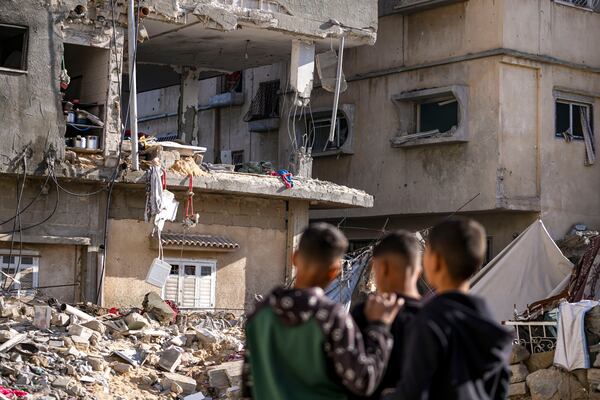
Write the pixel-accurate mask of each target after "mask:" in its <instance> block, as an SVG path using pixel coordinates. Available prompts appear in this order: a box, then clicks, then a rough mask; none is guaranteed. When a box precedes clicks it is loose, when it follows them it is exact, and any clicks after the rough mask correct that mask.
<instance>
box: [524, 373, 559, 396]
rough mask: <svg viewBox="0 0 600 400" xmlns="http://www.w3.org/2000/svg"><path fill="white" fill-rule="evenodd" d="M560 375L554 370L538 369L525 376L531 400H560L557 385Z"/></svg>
mask: <svg viewBox="0 0 600 400" xmlns="http://www.w3.org/2000/svg"><path fill="white" fill-rule="evenodd" d="M560 379H561V374H560V372H559V371H558V370H557V369H555V368H550V369H540V370H537V371H535V372H533V373H531V374H529V375H528V376H527V379H526V381H527V387H528V388H529V391H530V392H531V400H560V397H559V393H558V385H559V384H560Z"/></svg>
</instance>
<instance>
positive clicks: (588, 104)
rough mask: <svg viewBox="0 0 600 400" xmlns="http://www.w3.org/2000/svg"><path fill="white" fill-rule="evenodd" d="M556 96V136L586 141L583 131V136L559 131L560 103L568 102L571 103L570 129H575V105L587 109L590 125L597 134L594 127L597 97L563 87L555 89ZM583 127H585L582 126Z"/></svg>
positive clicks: (554, 94) (554, 95)
mask: <svg viewBox="0 0 600 400" xmlns="http://www.w3.org/2000/svg"><path fill="white" fill-rule="evenodd" d="M553 97H554V136H555V137H556V138H561V139H567V140H568V141H570V140H577V141H585V137H584V134H583V132H582V135H581V136H579V135H578V136H574V135H572V134H571V135H565V132H559V129H558V118H559V116H558V104H567V105H569V129H568V131H571V132H572V131H573V114H574V113H573V108H574V107H582V108H585V109H586V110H587V116H588V121H589V124H590V127H591V129H592V133H594V134H595V127H594V104H595V101H594V100H595V99H594V96H593V95H588V94H585V93H580V92H576V91H568V90H566V89H563V88H555V89H554V90H553ZM581 128H582V129H583V127H581Z"/></svg>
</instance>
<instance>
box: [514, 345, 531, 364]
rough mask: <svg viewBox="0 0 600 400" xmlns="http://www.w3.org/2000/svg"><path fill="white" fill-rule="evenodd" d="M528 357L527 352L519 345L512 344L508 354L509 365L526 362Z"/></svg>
mask: <svg viewBox="0 0 600 400" xmlns="http://www.w3.org/2000/svg"><path fill="white" fill-rule="evenodd" d="M529 356H530V353H529V350H527V349H526V348H525V347H524V346H522V345H520V344H513V346H512V352H511V354H510V363H511V364H518V363H520V362H523V361H525V360H527V359H528V358H529Z"/></svg>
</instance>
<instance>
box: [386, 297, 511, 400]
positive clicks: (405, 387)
mask: <svg viewBox="0 0 600 400" xmlns="http://www.w3.org/2000/svg"><path fill="white" fill-rule="evenodd" d="M490 315H491V313H490V311H489V310H488V308H487V307H486V305H485V302H484V301H483V299H481V298H479V297H475V296H471V295H465V294H462V293H458V292H451V293H444V294H441V295H439V296H436V297H434V298H433V299H431V300H430V301H429V302H427V303H426V304H425V305H424V306H423V309H422V311H421V312H420V313H419V315H418V316H417V317H416V318H415V319H414V320H413V322H412V324H411V329H410V332H409V334H408V337H407V338H406V340H405V351H406V354H405V358H404V362H403V367H402V378H401V381H400V383H399V384H398V386H397V388H396V390H395V391H394V392H393V393H390V394H386V395H384V396H383V397H382V399H383V400H400V399H401V400H438V399H439V400H442V399H443V400H501V399H506V397H507V393H508V382H509V370H508V362H507V360H508V356H509V354H510V347H511V340H512V335H511V334H510V333H509V332H508V331H507V330H505V329H504V328H503V327H502V326H500V325H499V324H498V323H496V322H495V321H493V320H492V319H491V318H490Z"/></svg>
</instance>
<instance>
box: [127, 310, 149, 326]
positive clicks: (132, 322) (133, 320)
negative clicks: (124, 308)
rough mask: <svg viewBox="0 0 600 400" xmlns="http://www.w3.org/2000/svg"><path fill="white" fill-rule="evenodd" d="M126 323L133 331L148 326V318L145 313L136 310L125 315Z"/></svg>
mask: <svg viewBox="0 0 600 400" xmlns="http://www.w3.org/2000/svg"><path fill="white" fill-rule="evenodd" d="M125 323H126V324H127V328H128V329H130V330H132V331H135V330H139V329H144V328H145V327H147V326H148V320H147V319H146V318H145V317H144V316H143V315H140V314H138V313H135V312H134V313H131V314H128V315H126V316H125Z"/></svg>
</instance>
